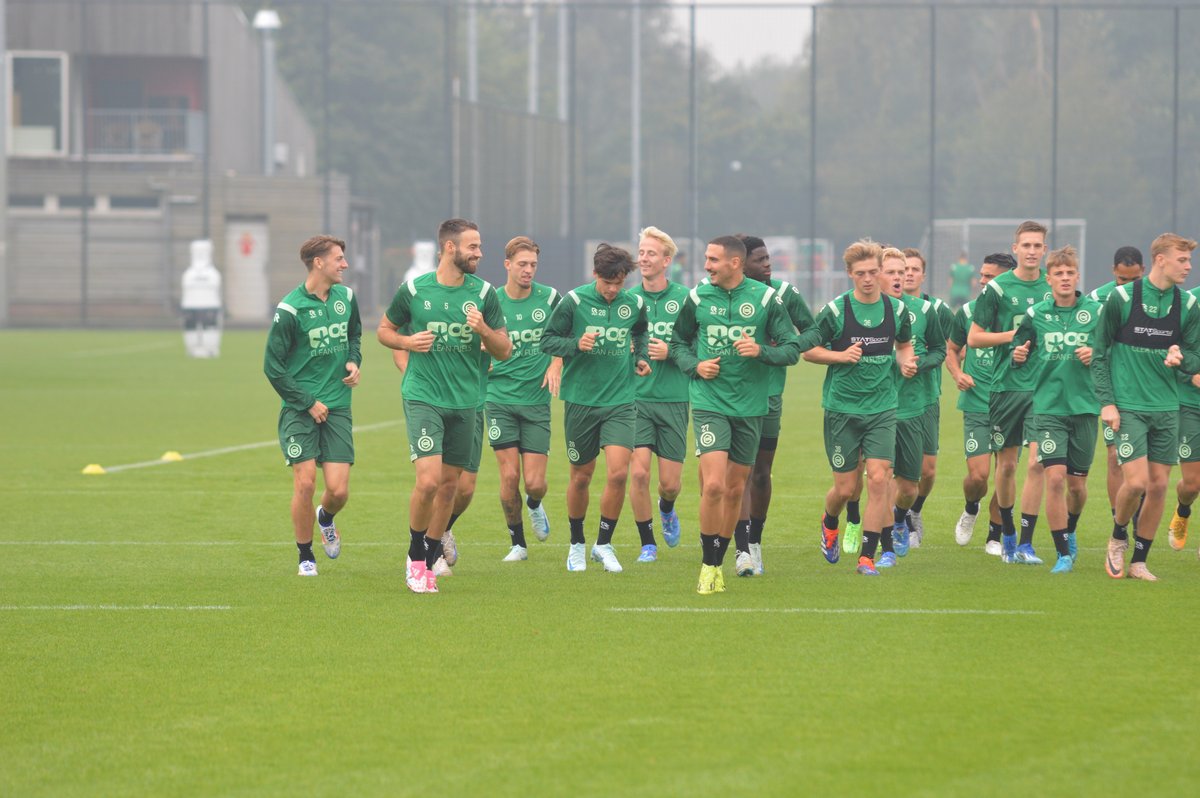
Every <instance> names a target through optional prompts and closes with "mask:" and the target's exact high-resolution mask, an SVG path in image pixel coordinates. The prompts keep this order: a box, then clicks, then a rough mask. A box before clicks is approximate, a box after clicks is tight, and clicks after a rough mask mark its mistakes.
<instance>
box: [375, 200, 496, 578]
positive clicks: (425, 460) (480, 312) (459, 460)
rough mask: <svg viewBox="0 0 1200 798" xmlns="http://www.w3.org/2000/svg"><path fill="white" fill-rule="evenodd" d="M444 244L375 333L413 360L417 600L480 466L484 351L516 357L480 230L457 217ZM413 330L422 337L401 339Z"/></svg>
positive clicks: (409, 421) (441, 231) (441, 233)
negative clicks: (460, 494) (468, 479)
mask: <svg viewBox="0 0 1200 798" xmlns="http://www.w3.org/2000/svg"><path fill="white" fill-rule="evenodd" d="M438 247H439V248H440V255H439V258H438V267H437V270H436V271H434V272H430V273H428V274H423V275H421V276H419V277H414V278H413V279H411V280H409V281H408V282H406V283H404V285H402V286H400V289H399V290H398V291H397V292H396V295H395V296H394V297H393V298H392V302H391V304H390V305H389V306H388V309H387V311H385V313H384V315H383V318H381V319H380V320H379V328H378V330H377V332H376V336H377V337H378V339H379V342H380V343H381V344H383V345H384V346H386V347H388V348H389V349H404V350H407V351H408V353H409V362H408V368H407V369H406V370H405V372H404V380H403V382H402V383H401V390H402V392H403V394H404V421H405V424H406V425H407V427H408V442H409V451H410V457H411V459H412V461H413V464H414V467H415V471H416V478H415V481H414V484H413V490H412V496H411V498H410V500H409V530H408V531H409V547H408V558H409V563H408V567H407V575H406V578H405V583H406V584H407V585H408V589H409V590H411V591H412V592H414V593H437V592H438V586H437V574H436V573H435V572H434V570H433V567H434V564H435V563H436V562H437V560H438V558H439V557H440V556H442V536H443V533H444V532H445V530H446V529H447V528H448V526H449V524H448V522H449V520H450V515H451V513H452V512H453V510H454V500H455V494H456V492H457V487H458V482H459V479H460V477H461V475H462V472H463V469H464V468H465V467H466V466H468V465H470V464H471V463H472V460H473V459H474V460H475V461H476V462H477V460H478V453H477V452H478V448H479V445H480V444H479V442H478V441H477V439H476V425H477V423H478V407H479V404H480V400H481V398H482V393H483V382H482V380H481V377H480V372H481V360H482V359H481V354H480V346H481V345H482V346H483V348H484V349H486V350H487V353H488V354H490V355H491V356H492V357H494V358H496V359H497V360H507V359H508V357H509V355H511V354H512V342H510V341H509V340H508V331H507V330H506V329H505V325H504V314H503V313H502V312H501V310H500V301H499V300H498V299H497V298H496V290H495V289H494V288H492V286H491V285H489V284H488V283H486V282H484V281H483V280H481V279H480V278H479V277H477V276H476V275H475V270H476V269H477V268H478V265H479V260H480V258H482V257H483V250H482V246H481V241H480V237H479V227H478V226H477V225H476V224H475V223H474V222H470V221H467V220H465V219H448V220H446V221H444V222H442V224H441V225H440V226H439V227H438ZM406 327H407V328H408V329H410V330H416V332H413V333H411V334H404V333H402V332H401V330H402V329H404V328H406ZM472 452H476V454H475V455H473V454H472Z"/></svg>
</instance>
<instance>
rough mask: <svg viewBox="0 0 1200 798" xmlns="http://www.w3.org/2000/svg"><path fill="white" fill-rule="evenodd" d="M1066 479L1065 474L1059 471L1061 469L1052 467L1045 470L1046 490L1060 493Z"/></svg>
mask: <svg viewBox="0 0 1200 798" xmlns="http://www.w3.org/2000/svg"><path fill="white" fill-rule="evenodd" d="M1066 481H1067V479H1066V475H1065V474H1063V473H1061V469H1058V468H1053V469H1050V470H1049V471H1047V472H1046V490H1048V491H1052V492H1054V493H1062V490H1063V485H1064V484H1065V483H1066Z"/></svg>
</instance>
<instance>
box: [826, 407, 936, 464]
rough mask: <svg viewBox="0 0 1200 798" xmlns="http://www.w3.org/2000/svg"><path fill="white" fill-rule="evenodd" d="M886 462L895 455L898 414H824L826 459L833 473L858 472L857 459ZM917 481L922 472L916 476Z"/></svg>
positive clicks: (889, 412) (891, 411)
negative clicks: (860, 457)
mask: <svg viewBox="0 0 1200 798" xmlns="http://www.w3.org/2000/svg"><path fill="white" fill-rule="evenodd" d="M860 455H861V456H862V458H863V459H864V460H886V461H887V462H889V463H891V462H892V461H893V459H892V458H894V457H895V455H896V411H895V410H885V411H883V412H882V413H874V414H872V415H869V416H852V415H847V414H845V413H834V412H833V411H831V410H826V411H825V456H826V457H828V458H829V465H830V466H832V467H833V470H834V471H837V472H840V473H846V472H847V471H855V470H857V469H858V458H859V456H860ZM917 476H918V478H919V477H920V473H919V472H918V474H917Z"/></svg>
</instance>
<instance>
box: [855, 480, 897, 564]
mask: <svg viewBox="0 0 1200 798" xmlns="http://www.w3.org/2000/svg"><path fill="white" fill-rule="evenodd" d="M891 480H892V463H891V462H890V461H889V460H885V459H881V458H874V457H872V458H868V459H867V461H866V479H865V487H866V491H867V506H866V511H865V512H864V513H863V545H862V554H861V555H860V556H859V561H858V571H859V573H863V574H873V573H878V572H877V571H875V568H874V565H873V562H874V559H875V551H876V549H877V547H878V546H879V540H880V537H881V536H882V534H883V529H884V528H885V527H887V526H889V525H891V522H892V518H891V516H892V514H891V505H890V502H889V498H890V482H891Z"/></svg>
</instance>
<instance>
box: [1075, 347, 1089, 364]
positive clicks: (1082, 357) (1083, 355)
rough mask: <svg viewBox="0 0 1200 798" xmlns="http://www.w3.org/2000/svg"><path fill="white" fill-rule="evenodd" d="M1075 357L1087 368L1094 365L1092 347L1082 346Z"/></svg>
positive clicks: (1076, 351)
mask: <svg viewBox="0 0 1200 798" xmlns="http://www.w3.org/2000/svg"><path fill="white" fill-rule="evenodd" d="M1075 357H1077V358H1079V362H1080V363H1082V364H1083V365H1085V366H1089V367H1090V366H1091V365H1092V348H1091V347H1090V346H1081V347H1079V348H1078V349H1076V350H1075Z"/></svg>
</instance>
